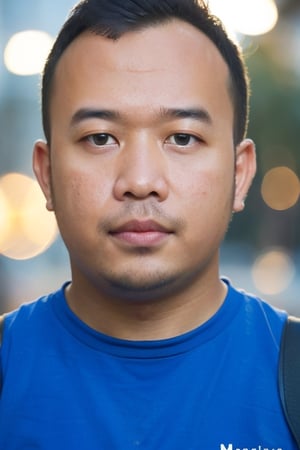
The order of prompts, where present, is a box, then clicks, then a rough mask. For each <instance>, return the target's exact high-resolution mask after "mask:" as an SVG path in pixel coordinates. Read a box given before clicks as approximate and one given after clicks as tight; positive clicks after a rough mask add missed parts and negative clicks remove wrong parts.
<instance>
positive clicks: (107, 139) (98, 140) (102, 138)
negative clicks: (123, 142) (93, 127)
mask: <svg viewBox="0 0 300 450" xmlns="http://www.w3.org/2000/svg"><path fill="white" fill-rule="evenodd" d="M85 140H87V141H88V142H89V143H90V144H92V145H94V146H96V147H103V146H105V145H114V144H116V143H117V140H116V139H115V138H114V137H113V136H112V135H111V134H108V133H95V134H90V135H89V136H87V137H86V138H85Z"/></svg>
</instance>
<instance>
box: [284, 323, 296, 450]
mask: <svg viewBox="0 0 300 450" xmlns="http://www.w3.org/2000/svg"><path fill="white" fill-rule="evenodd" d="M279 392H280V398H281V402H282V406H283V410H284V413H285V417H286V420H287V423H288V425H289V427H290V429H291V431H292V434H293V436H294V438H295V440H296V442H297V444H298V447H299V449H300V319H298V318H296V317H291V316H289V317H288V319H287V322H286V324H285V327H284V330H283V335H282V340H281V347H280V359H279Z"/></svg>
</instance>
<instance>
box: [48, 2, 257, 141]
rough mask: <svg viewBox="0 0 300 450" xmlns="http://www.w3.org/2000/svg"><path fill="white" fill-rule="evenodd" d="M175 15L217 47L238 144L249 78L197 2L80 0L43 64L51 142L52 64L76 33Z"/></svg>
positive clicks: (116, 34) (113, 32)
mask: <svg viewBox="0 0 300 450" xmlns="http://www.w3.org/2000/svg"><path fill="white" fill-rule="evenodd" d="M173 19H179V20H182V21H184V22H187V23H189V24H191V25H193V26H194V27H195V28H197V29H198V30H200V31H201V32H202V33H204V34H205V35H206V36H207V37H208V38H209V39H210V40H211V41H212V42H213V43H214V44H215V46H216V47H217V48H218V50H219V52H220V54H221V55H222V56H223V59H224V60H225V62H226V64H227V66H228V68H229V73H230V94H231V97H232V102H233V109H234V125H233V138H234V143H235V144H238V143H239V142H240V141H241V140H242V139H243V138H244V137H245V133H246V130H247V125H248V107H249V81H248V75H247V70H246V67H245V64H244V60H243V56H242V53H241V51H240V49H239V47H238V46H237V45H236V44H235V43H234V42H233V41H232V40H231V39H230V38H229V37H228V35H227V33H226V31H225V30H224V27H223V25H222V23H221V21H220V20H219V19H218V18H217V17H215V16H214V15H212V14H211V13H210V11H209V9H208V7H207V5H206V3H205V2H204V1H202V0H82V1H80V2H79V3H78V4H77V5H75V6H74V8H73V9H72V10H71V12H70V15H69V17H68V19H67V20H66V22H65V23H64V25H63V27H62V28H61V30H60V32H59V34H58V36H57V39H56V41H55V43H54V45H53V48H52V50H51V52H50V54H49V56H48V59H47V61H46V64H45V68H44V72H43V79H42V118H43V128H44V133H45V137H46V139H47V141H48V143H50V137H51V123H50V112H49V110H50V97H51V88H52V83H53V77H54V73H55V68H56V66H57V63H58V61H59V59H60V57H61V56H62V54H63V52H64V51H65V50H66V48H67V47H68V46H69V45H70V44H71V43H72V42H73V41H74V39H76V38H77V37H78V36H79V35H80V34H81V33H83V32H85V31H90V32H92V33H95V34H98V35H101V36H105V37H107V38H108V39H113V40H116V39H119V38H120V37H121V36H122V35H123V34H124V33H126V32H129V31H137V30H139V29H143V28H146V27H149V26H154V25H158V24H162V23H165V22H169V21H171V20H173Z"/></svg>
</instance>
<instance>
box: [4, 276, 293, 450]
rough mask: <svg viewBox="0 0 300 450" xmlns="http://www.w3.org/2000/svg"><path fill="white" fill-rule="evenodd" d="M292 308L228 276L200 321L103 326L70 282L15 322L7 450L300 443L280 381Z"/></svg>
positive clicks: (264, 447)
mask: <svg viewBox="0 0 300 450" xmlns="http://www.w3.org/2000/svg"><path fill="white" fill-rule="evenodd" d="M285 320H286V314H285V313H283V312H280V311H277V310H275V309H273V308H272V307H270V306H269V305H267V304H266V303H264V302H263V301H261V300H260V299H257V298H255V297H253V296H250V295H247V294H245V293H243V292H240V291H237V290H235V289H234V288H233V287H232V286H230V285H229V288H228V294H227V298H226V300H225V302H224V303H223V305H222V307H221V308H220V309H219V311H218V312H217V313H216V314H215V315H214V316H213V317H212V318H211V319H210V320H208V321H207V322H206V323H205V324H203V325H201V326H200V327H199V328H197V329H195V330H193V331H191V332H188V333H186V334H183V335H181V336H178V337H175V338H172V339H165V340H159V341H145V342H136V341H126V340H120V339H116V338H112V337H109V336H106V335H104V334H101V333H99V332H97V331H95V330H93V329H91V328H89V327H88V326H87V325H86V324H84V323H83V322H82V321H81V320H80V319H79V318H78V317H77V316H75V315H74V314H73V313H72V311H71V310H70V309H69V307H68V305H67V302H66V299H65V296H64V287H63V288H62V289H60V290H59V291H57V292H55V293H52V294H50V295H48V296H45V297H43V298H41V299H39V300H37V301H35V302H33V303H30V304H26V305H23V306H21V307H20V308H19V309H18V310H16V311H14V312H12V313H10V314H9V315H8V316H7V317H6V320H5V327H4V339H3V343H2V348H1V368H2V376H3V386H2V392H1V400H0V449H1V450H20V449H22V450H23V449H24V450H26V449H28V450H29V449H41V450H54V449H55V450H81V449H82V450H96V449H97V450H133V449H143V450H296V448H297V447H296V444H295V443H294V441H293V439H292V437H291V435H290V433H289V431H288V427H287V424H286V422H285V419H284V416H283V412H282V409H281V405H280V400H279V395H278V389H277V365H278V356H279V343H280V338H281V332H282V328H283V324H284V321H285Z"/></svg>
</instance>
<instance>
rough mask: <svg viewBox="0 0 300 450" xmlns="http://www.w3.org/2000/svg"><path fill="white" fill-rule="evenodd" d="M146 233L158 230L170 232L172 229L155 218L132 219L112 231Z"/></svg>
mask: <svg viewBox="0 0 300 450" xmlns="http://www.w3.org/2000/svg"><path fill="white" fill-rule="evenodd" d="M130 231H131V232H135V233H146V232H151V231H158V232H161V233H170V232H171V231H170V230H169V229H168V228H166V227H165V226H163V225H161V224H160V223H158V222H155V221H154V220H130V221H128V222H126V223H124V224H122V225H120V226H119V227H116V228H115V229H114V230H112V231H111V233H112V234H115V233H124V232H130Z"/></svg>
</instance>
